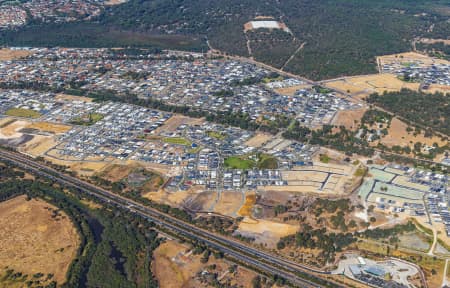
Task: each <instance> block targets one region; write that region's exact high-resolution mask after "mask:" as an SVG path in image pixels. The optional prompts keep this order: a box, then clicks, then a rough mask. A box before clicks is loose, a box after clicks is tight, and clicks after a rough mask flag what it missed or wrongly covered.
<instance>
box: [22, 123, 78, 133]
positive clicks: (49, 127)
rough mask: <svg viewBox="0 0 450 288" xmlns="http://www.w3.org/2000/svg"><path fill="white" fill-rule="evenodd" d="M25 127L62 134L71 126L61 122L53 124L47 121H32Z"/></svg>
mask: <svg viewBox="0 0 450 288" xmlns="http://www.w3.org/2000/svg"><path fill="white" fill-rule="evenodd" d="M26 128H30V129H37V130H39V131H42V132H47V133H52V134H62V133H65V132H67V131H69V130H70V129H72V126H69V125H63V124H54V123H49V122H33V123H31V124H30V125H28V126H27V127H26Z"/></svg>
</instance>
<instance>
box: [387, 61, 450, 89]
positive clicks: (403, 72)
mask: <svg viewBox="0 0 450 288" xmlns="http://www.w3.org/2000/svg"><path fill="white" fill-rule="evenodd" d="M407 64H408V65H401V64H398V63H394V64H384V65H383V67H382V69H383V72H386V73H388V72H389V73H392V72H393V73H395V74H397V75H398V76H399V77H403V78H405V79H404V80H406V81H416V82H420V83H422V84H423V87H422V88H424V89H427V88H428V87H429V85H431V84H438V85H446V86H450V65H448V64H432V65H422V64H421V63H420V62H412V63H407Z"/></svg>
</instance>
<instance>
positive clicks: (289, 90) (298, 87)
mask: <svg viewBox="0 0 450 288" xmlns="http://www.w3.org/2000/svg"><path fill="white" fill-rule="evenodd" d="M311 87H312V86H311V85H308V84H305V85H296V86H291V87H287V88H278V89H274V91H275V92H276V93H278V94H281V95H288V96H294V94H295V92H297V91H298V90H301V89H310V88H311Z"/></svg>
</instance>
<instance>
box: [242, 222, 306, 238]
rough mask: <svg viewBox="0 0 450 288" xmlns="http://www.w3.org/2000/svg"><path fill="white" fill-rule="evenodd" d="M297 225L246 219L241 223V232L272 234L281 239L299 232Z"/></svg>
mask: <svg viewBox="0 0 450 288" xmlns="http://www.w3.org/2000/svg"><path fill="white" fill-rule="evenodd" d="M298 228H299V227H297V226H296V225H289V224H284V223H277V222H273V221H269V220H262V219H258V220H254V219H250V218H245V219H244V220H242V221H241V222H240V223H239V230H242V231H248V232H253V233H264V232H271V233H273V234H275V235H277V236H279V237H284V236H287V235H292V234H295V233H296V232H297V231H298Z"/></svg>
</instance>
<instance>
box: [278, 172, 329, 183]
mask: <svg viewBox="0 0 450 288" xmlns="http://www.w3.org/2000/svg"><path fill="white" fill-rule="evenodd" d="M281 175H282V178H283V180H286V181H314V182H322V181H324V180H325V179H326V177H327V173H324V172H319V171H282V172H281Z"/></svg>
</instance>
